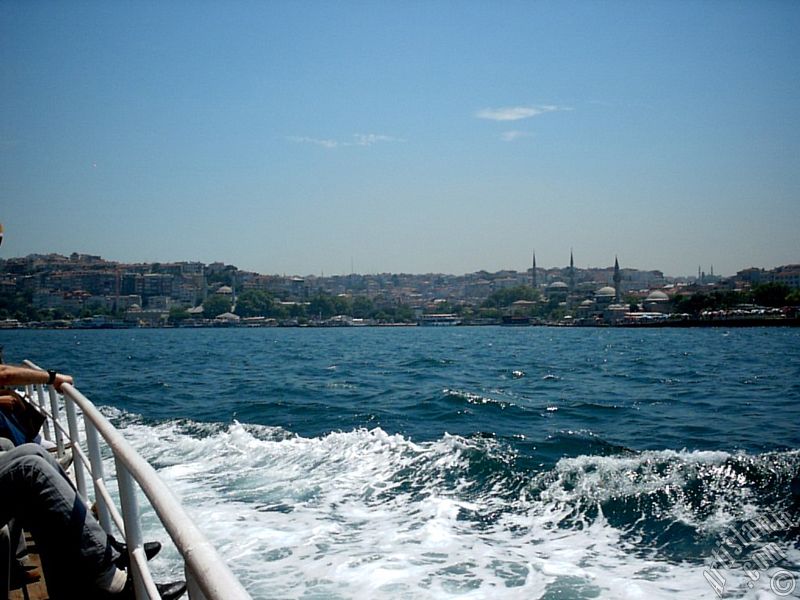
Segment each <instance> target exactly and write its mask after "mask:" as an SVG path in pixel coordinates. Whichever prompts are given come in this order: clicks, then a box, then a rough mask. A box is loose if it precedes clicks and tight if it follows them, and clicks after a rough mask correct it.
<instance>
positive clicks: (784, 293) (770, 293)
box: [753, 283, 792, 307]
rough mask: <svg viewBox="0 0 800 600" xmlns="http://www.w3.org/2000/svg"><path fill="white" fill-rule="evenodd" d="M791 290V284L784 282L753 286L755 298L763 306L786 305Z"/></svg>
mask: <svg viewBox="0 0 800 600" xmlns="http://www.w3.org/2000/svg"><path fill="white" fill-rule="evenodd" d="M791 291H792V290H791V289H790V288H789V286H787V285H785V284H783V283H764V284H762V285H757V286H756V287H754V288H753V300H754V301H755V303H756V304H760V305H761V306H773V307H781V306H786V304H787V301H786V298H787V297H788V296H789V294H790V293H791Z"/></svg>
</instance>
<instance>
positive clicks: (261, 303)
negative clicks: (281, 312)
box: [235, 290, 274, 317]
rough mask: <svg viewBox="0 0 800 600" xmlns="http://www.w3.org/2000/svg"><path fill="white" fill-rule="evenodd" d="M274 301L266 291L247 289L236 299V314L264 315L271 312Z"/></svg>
mask: <svg viewBox="0 0 800 600" xmlns="http://www.w3.org/2000/svg"><path fill="white" fill-rule="evenodd" d="M273 304H274V301H273V299H272V296H271V295H270V294H268V293H267V292H263V291H260V290H248V291H246V292H244V293H243V294H241V295H240V296H239V297H238V298H237V299H236V311H235V312H236V314H237V315H239V316H240V317H266V316H268V315H270V313H271V312H272V306H273Z"/></svg>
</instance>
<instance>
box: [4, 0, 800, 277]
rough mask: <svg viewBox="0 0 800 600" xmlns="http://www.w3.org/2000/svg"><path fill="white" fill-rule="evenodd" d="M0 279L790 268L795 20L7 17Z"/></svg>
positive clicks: (650, 9) (598, 12)
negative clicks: (110, 273)
mask: <svg viewBox="0 0 800 600" xmlns="http://www.w3.org/2000/svg"><path fill="white" fill-rule="evenodd" d="M0 57H2V58H0V222H2V223H3V225H4V227H5V240H4V242H3V245H2V246H1V247H0V257H3V258H6V257H11V256H22V255H26V254H28V253H33V252H40V253H45V252H60V253H71V252H73V251H78V252H85V253H90V254H100V255H102V256H104V257H105V258H108V259H111V260H120V261H160V262H165V261H173V260H201V261H204V262H212V261H223V262H226V263H229V264H235V265H236V266H238V267H239V268H243V269H249V270H255V271H260V272H263V273H287V274H289V273H291V274H301V275H305V274H320V273H325V274H336V273H348V272H350V270H351V268H353V269H354V270H355V271H356V272H362V273H367V272H382V271H392V272H413V273H422V272H446V273H455V274H461V273H465V272H472V271H476V270H479V269H487V270H490V271H494V270H498V269H501V268H513V269H520V270H522V269H525V268H527V267H528V266H529V264H530V255H531V250H532V249H534V248H535V250H536V255H537V264H538V265H539V266H545V267H549V266H563V265H565V264H566V263H567V262H568V259H569V251H570V247H573V248H574V251H575V261H576V265H577V266H581V267H586V266H608V265H611V264H613V261H614V257H615V255H618V256H619V260H620V264H621V265H622V266H630V267H635V268H641V269H662V270H664V271H665V272H666V273H667V274H669V275H683V274H692V273H696V271H697V267H698V265H702V266H703V268H704V270H708V269H709V268H710V266H711V265H712V264H713V265H714V270H715V272H716V273H722V274H731V273H734V272H735V271H736V270H738V269H741V268H743V267H747V266H750V265H755V266H762V267H767V268H769V267H773V266H776V265H780V264H786V263H791V262H800V235H798V232H799V231H800V3H798V2H794V1H787V2H771V1H759V2H756V1H753V2H733V1H730V2H727V1H726V2H711V1H709V2H690V1H680V2H638V1H637V2H633V1H632V2H588V1H587V2H533V1H529V2H506V1H499V0H498V1H491V2H490V1H485V2H474V1H462V2H444V1H436V0H432V1H426V2H422V1H402V2H400V1H398V2H389V1H382V2H321V1H320V2H277V1H273V2H237V1H233V2H221V1H220V2H211V1H202V0H200V1H197V2H188V1H187V2H181V1H177V0H176V1H171V2H155V1H152V2H144V1H143V2H22V1H3V2H0Z"/></svg>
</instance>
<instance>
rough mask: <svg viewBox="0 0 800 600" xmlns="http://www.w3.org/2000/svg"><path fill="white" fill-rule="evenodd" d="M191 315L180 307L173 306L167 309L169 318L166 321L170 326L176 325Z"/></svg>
mask: <svg viewBox="0 0 800 600" xmlns="http://www.w3.org/2000/svg"><path fill="white" fill-rule="evenodd" d="M190 316H191V315H190V314H189V311H188V310H186V309H185V308H183V307H182V306H173V307H172V308H170V309H169V318H168V321H169V322H170V323H171V324H172V325H177V324H178V323H180V322H181V321H183V320H184V319H188V318H189V317H190Z"/></svg>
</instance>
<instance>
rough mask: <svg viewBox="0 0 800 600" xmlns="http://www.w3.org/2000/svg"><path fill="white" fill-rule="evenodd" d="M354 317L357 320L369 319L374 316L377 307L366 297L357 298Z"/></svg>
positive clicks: (354, 303) (354, 300)
mask: <svg viewBox="0 0 800 600" xmlns="http://www.w3.org/2000/svg"><path fill="white" fill-rule="evenodd" d="M352 310H353V317H354V318H356V319H367V318H370V317H372V316H373V315H374V313H375V305H374V304H373V302H372V300H370V299H369V298H367V297H366V296H356V297H355V298H353V309H352Z"/></svg>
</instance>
